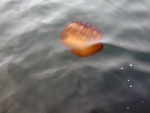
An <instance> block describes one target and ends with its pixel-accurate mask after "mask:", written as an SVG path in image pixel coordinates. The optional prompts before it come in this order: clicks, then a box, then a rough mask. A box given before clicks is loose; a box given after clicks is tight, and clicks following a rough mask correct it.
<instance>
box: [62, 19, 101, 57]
mask: <svg viewBox="0 0 150 113" xmlns="http://www.w3.org/2000/svg"><path fill="white" fill-rule="evenodd" d="M101 39H102V32H101V31H100V30H98V29H95V28H93V27H91V26H88V25H87V24H83V23H81V22H73V23H71V24H69V25H68V26H67V27H65V29H64V31H63V32H62V35H61V40H62V43H63V44H64V45H65V46H67V47H68V48H70V50H71V51H72V53H74V54H75V55H77V56H80V57H87V56H91V55H94V54H96V53H98V52H99V51H102V49H103V44H102V43H101V42H100V40H101ZM97 41H98V42H97Z"/></svg>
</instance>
